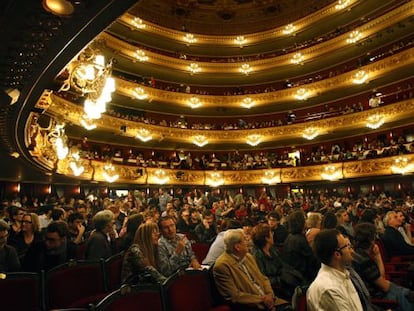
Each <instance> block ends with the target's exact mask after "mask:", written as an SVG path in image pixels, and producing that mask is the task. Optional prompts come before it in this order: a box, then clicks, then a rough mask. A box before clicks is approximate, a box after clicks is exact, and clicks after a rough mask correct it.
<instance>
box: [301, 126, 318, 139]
mask: <svg viewBox="0 0 414 311" xmlns="http://www.w3.org/2000/svg"><path fill="white" fill-rule="evenodd" d="M318 135H319V131H318V129H317V128H315V127H307V128H306V129H305V130H304V131H303V133H302V137H303V138H306V139H307V140H312V139H314V138H316V137H317V136H318Z"/></svg>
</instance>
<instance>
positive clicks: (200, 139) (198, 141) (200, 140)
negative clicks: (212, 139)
mask: <svg viewBox="0 0 414 311" xmlns="http://www.w3.org/2000/svg"><path fill="white" fill-rule="evenodd" d="M193 144H195V145H197V146H199V147H203V146H205V145H207V144H208V139H207V137H205V136H204V135H196V136H194V137H193Z"/></svg>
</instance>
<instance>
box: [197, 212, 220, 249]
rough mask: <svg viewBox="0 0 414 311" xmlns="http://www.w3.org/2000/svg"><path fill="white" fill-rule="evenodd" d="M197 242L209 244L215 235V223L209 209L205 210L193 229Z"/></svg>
mask: <svg viewBox="0 0 414 311" xmlns="http://www.w3.org/2000/svg"><path fill="white" fill-rule="evenodd" d="M194 233H195V234H194V235H195V237H196V241H197V242H201V243H208V244H210V243H211V242H212V241H213V240H214V239H215V238H216V236H217V224H216V221H215V219H214V215H213V213H212V212H211V211H210V210H205V211H204V212H203V215H202V221H201V223H199V224H198V225H197V226H196V227H195V229H194Z"/></svg>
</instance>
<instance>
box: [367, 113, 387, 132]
mask: <svg viewBox="0 0 414 311" xmlns="http://www.w3.org/2000/svg"><path fill="white" fill-rule="evenodd" d="M384 122H385V118H384V116H383V115H380V114H379V113H376V114H373V115H371V116H369V117H368V118H367V123H366V126H367V127H369V128H371V129H377V128H379V127H381V126H382V125H383V124H384Z"/></svg>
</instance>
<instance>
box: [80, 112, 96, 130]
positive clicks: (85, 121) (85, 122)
mask: <svg viewBox="0 0 414 311" xmlns="http://www.w3.org/2000/svg"><path fill="white" fill-rule="evenodd" d="M80 124H81V125H82V126H83V127H84V128H85V129H86V130H88V131H91V130H94V129H96V127H97V126H96V124H95V123H94V122H93V120H92V119H90V118H88V116H87V115H84V116H83V117H82V118H81V119H80Z"/></svg>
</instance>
